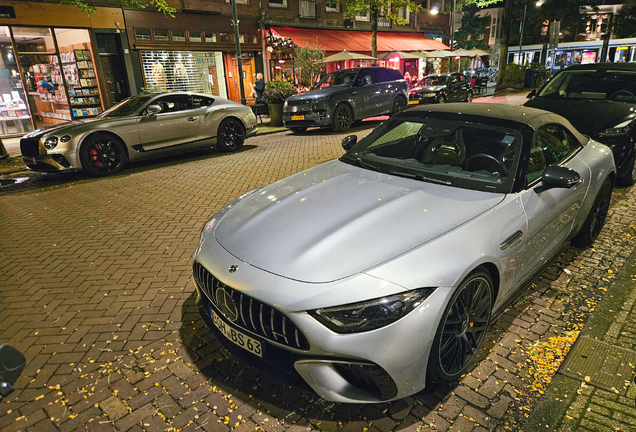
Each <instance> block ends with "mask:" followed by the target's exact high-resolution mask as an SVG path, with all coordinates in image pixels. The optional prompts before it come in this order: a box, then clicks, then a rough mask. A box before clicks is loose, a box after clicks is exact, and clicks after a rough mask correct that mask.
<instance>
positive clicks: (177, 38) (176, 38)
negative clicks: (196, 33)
mask: <svg viewBox="0 0 636 432" xmlns="http://www.w3.org/2000/svg"><path fill="white" fill-rule="evenodd" d="M185 41H186V36H185V32H184V31H180V30H179V31H177V30H173V31H172V42H185Z"/></svg>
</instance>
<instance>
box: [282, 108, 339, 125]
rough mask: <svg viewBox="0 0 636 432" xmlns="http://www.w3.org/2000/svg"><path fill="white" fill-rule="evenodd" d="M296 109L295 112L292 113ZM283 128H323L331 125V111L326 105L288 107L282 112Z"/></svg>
mask: <svg viewBox="0 0 636 432" xmlns="http://www.w3.org/2000/svg"><path fill="white" fill-rule="evenodd" d="M294 108H296V109H297V110H296V111H292V110H293V109H294ZM283 124H284V125H285V127H288V128H292V127H324V126H331V125H333V109H332V108H331V107H330V106H328V105H323V104H320V105H315V106H311V105H307V104H304V105H299V106H293V105H290V106H288V107H287V108H285V109H284V111H283Z"/></svg>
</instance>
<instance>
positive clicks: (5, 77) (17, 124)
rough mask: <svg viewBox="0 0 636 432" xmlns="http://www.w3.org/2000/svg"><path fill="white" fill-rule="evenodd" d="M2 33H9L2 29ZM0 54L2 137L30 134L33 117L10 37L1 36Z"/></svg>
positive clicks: (0, 31) (0, 120)
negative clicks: (27, 103) (27, 102)
mask: <svg viewBox="0 0 636 432" xmlns="http://www.w3.org/2000/svg"><path fill="white" fill-rule="evenodd" d="M5 29H6V28H5ZM0 33H1V34H2V35H6V34H7V33H8V32H2V28H0ZM0 54H1V56H0V135H9V134H20V133H26V132H30V131H32V130H33V125H32V124H31V116H30V115H29V109H28V107H27V105H26V97H25V95H24V88H22V82H21V81H20V73H19V72H18V65H17V62H16V58H15V54H14V52H13V47H12V46H11V40H10V38H9V37H8V36H0Z"/></svg>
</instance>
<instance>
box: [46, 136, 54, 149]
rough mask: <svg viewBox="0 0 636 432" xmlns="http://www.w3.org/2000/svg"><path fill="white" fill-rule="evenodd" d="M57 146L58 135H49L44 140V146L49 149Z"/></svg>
mask: <svg viewBox="0 0 636 432" xmlns="http://www.w3.org/2000/svg"><path fill="white" fill-rule="evenodd" d="M56 146H57V137H56V136H52V137H48V138H47V139H46V140H45V141H44V147H46V148H47V149H49V150H51V149H54V148H55V147H56Z"/></svg>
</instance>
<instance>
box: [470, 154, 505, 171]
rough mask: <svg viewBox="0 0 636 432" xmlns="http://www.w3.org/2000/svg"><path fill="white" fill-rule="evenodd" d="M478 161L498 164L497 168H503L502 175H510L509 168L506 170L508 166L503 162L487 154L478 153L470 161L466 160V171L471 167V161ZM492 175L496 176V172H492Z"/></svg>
mask: <svg viewBox="0 0 636 432" xmlns="http://www.w3.org/2000/svg"><path fill="white" fill-rule="evenodd" d="M476 159H488V160H489V161H490V162H494V163H496V164H497V166H498V167H499V168H501V174H502V175H503V176H507V175H508V168H506V166H505V165H504V164H503V162H501V161H500V160H499V159H497V158H496V157H494V156H492V155H489V154H487V153H477V154H474V155H472V156H471V157H469V158H468V159H466V162H465V163H464V166H465V167H466V169H468V166H469V165H470V161H471V160H476ZM491 173H492V174H494V172H492V171H491Z"/></svg>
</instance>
